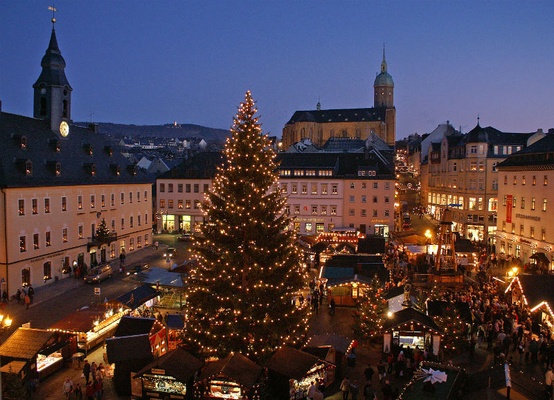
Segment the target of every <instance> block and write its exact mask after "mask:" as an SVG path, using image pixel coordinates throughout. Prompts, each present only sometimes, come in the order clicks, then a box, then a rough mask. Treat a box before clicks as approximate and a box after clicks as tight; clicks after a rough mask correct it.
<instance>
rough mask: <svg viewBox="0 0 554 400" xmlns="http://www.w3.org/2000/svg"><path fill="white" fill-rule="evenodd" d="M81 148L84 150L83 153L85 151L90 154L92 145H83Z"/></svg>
mask: <svg viewBox="0 0 554 400" xmlns="http://www.w3.org/2000/svg"><path fill="white" fill-rule="evenodd" d="M83 149H84V150H85V153H87V154H88V155H89V156H92V145H91V144H85V145H83Z"/></svg>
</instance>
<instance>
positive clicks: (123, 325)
mask: <svg viewBox="0 0 554 400" xmlns="http://www.w3.org/2000/svg"><path fill="white" fill-rule="evenodd" d="M143 334H147V335H148V339H149V340H150V347H151V350H152V355H153V356H154V357H160V356H162V355H164V354H166V353H167V350H168V345H167V329H166V328H165V326H164V325H163V324H162V323H160V322H159V321H157V320H156V319H154V318H141V317H132V316H128V315H125V316H123V317H122V318H121V319H120V321H119V324H118V325H117V329H116V330H115V332H114V336H115V337H122V336H133V335H143Z"/></svg>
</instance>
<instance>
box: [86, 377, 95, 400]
mask: <svg viewBox="0 0 554 400" xmlns="http://www.w3.org/2000/svg"><path fill="white" fill-rule="evenodd" d="M85 396H86V398H87V400H94V386H93V383H92V381H89V382H88V383H87V387H86V388H85Z"/></svg>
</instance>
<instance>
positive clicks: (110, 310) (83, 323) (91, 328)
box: [48, 300, 130, 354]
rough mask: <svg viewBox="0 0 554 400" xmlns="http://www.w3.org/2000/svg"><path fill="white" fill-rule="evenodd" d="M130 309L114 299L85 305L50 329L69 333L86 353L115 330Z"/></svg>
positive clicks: (78, 346) (73, 340)
mask: <svg viewBox="0 0 554 400" xmlns="http://www.w3.org/2000/svg"><path fill="white" fill-rule="evenodd" d="M129 311H130V309H129V308H128V307H127V306H125V305H124V304H121V303H120V302H118V301H115V300H112V301H108V302H105V303H102V304H100V305H96V306H91V307H83V308H81V309H80V310H78V311H75V312H73V313H71V314H69V315H67V316H66V317H65V318H63V319H61V320H60V321H58V322H56V323H55V324H54V325H52V326H51V327H50V328H48V330H50V331H57V332H60V333H64V334H67V335H68V336H69V337H70V340H71V341H72V342H74V343H76V347H77V348H78V349H79V350H81V351H84V352H85V354H86V353H87V352H88V351H89V350H90V349H92V348H94V347H95V346H97V345H99V344H100V343H102V342H103V341H104V340H105V339H106V338H109V337H110V336H112V335H113V333H114V332H115V330H116V328H117V325H118V323H119V320H120V319H121V317H123V316H124V315H126V314H127V313H129Z"/></svg>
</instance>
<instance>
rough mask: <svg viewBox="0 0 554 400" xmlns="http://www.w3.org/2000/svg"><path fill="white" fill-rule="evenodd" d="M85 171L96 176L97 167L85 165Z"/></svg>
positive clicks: (90, 164)
mask: <svg viewBox="0 0 554 400" xmlns="http://www.w3.org/2000/svg"><path fill="white" fill-rule="evenodd" d="M83 167H84V168H85V171H86V172H87V173H88V174H90V175H91V176H96V165H95V164H94V163H86V164H83Z"/></svg>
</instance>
